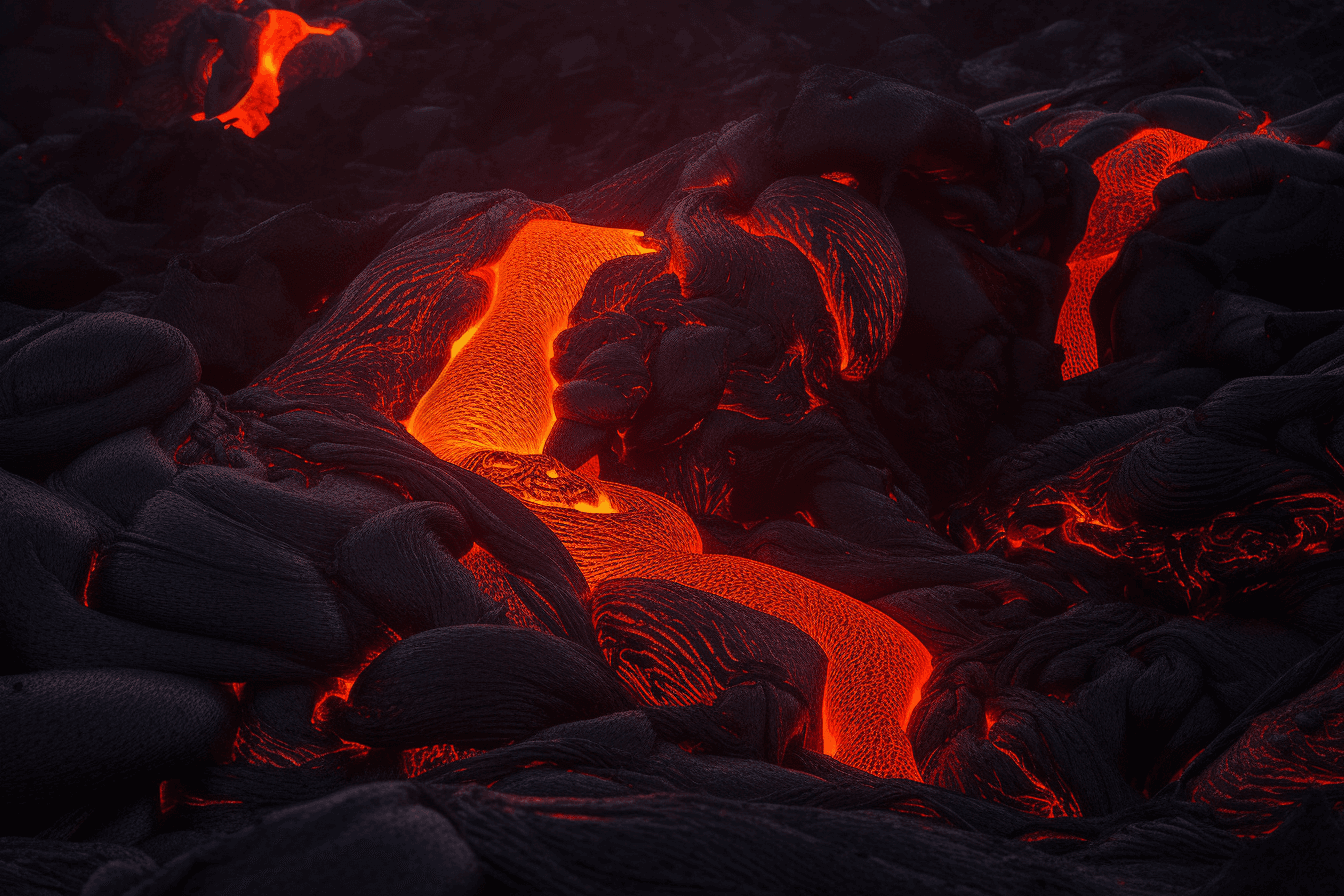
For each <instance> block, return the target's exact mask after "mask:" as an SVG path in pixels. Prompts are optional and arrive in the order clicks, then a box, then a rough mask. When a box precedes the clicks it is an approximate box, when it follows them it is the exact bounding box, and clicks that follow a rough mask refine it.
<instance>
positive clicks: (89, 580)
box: [79, 551, 98, 607]
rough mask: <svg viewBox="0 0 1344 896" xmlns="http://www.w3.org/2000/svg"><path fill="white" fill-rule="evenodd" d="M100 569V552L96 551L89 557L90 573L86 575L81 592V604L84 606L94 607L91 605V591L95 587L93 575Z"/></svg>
mask: <svg viewBox="0 0 1344 896" xmlns="http://www.w3.org/2000/svg"><path fill="white" fill-rule="evenodd" d="M97 569H98V552H97V551H94V552H93V555H92V556H90V557H89V571H88V572H86V573H84V587H83V588H81V589H80V592H79V602H80V603H82V604H83V605H84V606H86V607H88V606H92V605H91V604H90V603H89V589H90V588H91V587H92V585H93V574H94V572H95V571H96V570H97Z"/></svg>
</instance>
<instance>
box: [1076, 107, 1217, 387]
mask: <svg viewBox="0 0 1344 896" xmlns="http://www.w3.org/2000/svg"><path fill="white" fill-rule="evenodd" d="M1207 145H1208V141H1206V140H1200V139H1198V138H1196V137H1187V136H1186V135H1185V134H1182V133H1180V132H1178V131H1173V130H1169V129H1167V128H1149V129H1144V130H1141V131H1139V132H1138V133H1137V134H1135V135H1133V136H1132V137H1130V138H1129V139H1128V140H1126V141H1125V142H1124V143H1122V144H1120V145H1119V146H1117V147H1116V148H1115V149H1112V150H1111V151H1110V152H1108V153H1105V154H1104V155H1102V156H1101V158H1099V159H1097V160H1096V162H1094V163H1093V164H1092V170H1093V171H1094V172H1095V173H1096V175H1097V180H1098V181H1100V183H1101V187H1100V189H1099V190H1098V191H1097V198H1096V200H1095V201H1094V202H1093V203H1092V211H1091V212H1090V214H1089V215H1088V218H1087V230H1086V232H1085V233H1084V234H1083V239H1082V242H1080V243H1079V244H1078V246H1077V247H1076V248H1075V249H1074V250H1073V253H1072V254H1071V255H1070V256H1069V261H1068V266H1069V293H1068V295H1067V296H1066V297H1065V299H1064V306H1063V307H1062V308H1061V309H1060V312H1059V323H1058V325H1057V327H1056V329H1055V341H1056V342H1058V343H1059V344H1060V345H1062V346H1063V347H1064V368H1063V374H1064V378H1065V379H1068V378H1070V377H1075V376H1078V375H1079V374H1083V373H1088V372H1089V371H1092V370H1096V369H1097V336H1096V331H1095V330H1094V329H1093V326H1092V316H1091V311H1092V293H1093V292H1094V291H1095V290H1096V288H1097V284H1098V283H1099V282H1100V281H1101V278H1102V277H1103V276H1105V274H1106V272H1107V271H1109V270H1110V269H1111V265H1112V264H1114V263H1115V259H1116V257H1117V256H1118V255H1119V254H1120V249H1121V247H1122V246H1124V244H1125V240H1127V239H1129V237H1130V236H1131V235H1133V234H1134V233H1136V232H1138V231H1139V230H1140V229H1142V228H1143V226H1144V225H1145V224H1147V223H1148V219H1149V218H1151V217H1152V215H1153V211H1154V209H1155V207H1156V206H1155V205H1154V203H1153V188H1155V187H1156V186H1157V185H1158V183H1160V182H1161V181H1162V180H1163V179H1164V178H1166V177H1167V176H1169V175H1170V174H1171V173H1172V171H1173V169H1174V167H1175V166H1176V165H1177V164H1179V163H1180V162H1181V161H1182V160H1183V159H1185V157H1186V156H1188V155H1190V154H1191V153H1195V152H1199V151H1200V150H1201V149H1203V148H1204V147H1205V146H1207Z"/></svg>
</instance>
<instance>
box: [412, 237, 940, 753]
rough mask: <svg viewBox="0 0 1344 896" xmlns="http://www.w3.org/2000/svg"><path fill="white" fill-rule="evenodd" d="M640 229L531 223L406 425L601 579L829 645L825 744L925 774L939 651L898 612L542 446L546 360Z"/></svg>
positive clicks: (549, 384) (495, 271)
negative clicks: (784, 565)
mask: <svg viewBox="0 0 1344 896" xmlns="http://www.w3.org/2000/svg"><path fill="white" fill-rule="evenodd" d="M639 237H640V234H638V233H635V232H632V231H622V230H612V229H603V228H595V227H588V226H584V225H579V224H571V223H566V222H559V221H533V222H531V223H529V224H528V225H527V226H526V227H524V228H523V230H522V231H521V232H520V233H519V234H518V235H517V236H516V237H515V238H514V240H513V242H512V243H511V244H510V245H509V248H508V249H507V250H506V251H505V253H504V256H503V257H502V258H501V259H500V260H499V261H498V262H497V263H496V264H495V265H493V266H492V269H491V273H490V276H491V280H492V283H493V298H492V303H491V306H490V309H489V311H488V312H487V313H486V315H485V317H484V318H483V319H482V320H481V321H480V323H479V326H478V328H477V329H476V330H475V332H474V334H473V335H472V336H471V337H470V339H469V340H467V341H466V342H465V343H462V342H461V340H459V343H460V344H459V345H457V346H455V350H454V354H453V356H452V358H451V359H450V361H449V363H448V365H447V367H445V369H444V370H443V372H442V373H441V374H440V376H439V378H438V380H437V381H436V382H435V383H434V385H433V387H431V388H430V390H429V391H428V392H427V393H426V394H425V396H424V397H423V398H422V399H421V401H420V403H419V405H418V406H417V407H416V409H415V412H414V414H413V415H412V417H411V419H410V421H409V424H408V429H410V431H411V433H412V434H413V435H415V436H416V437H417V438H418V439H420V440H421V441H422V442H423V443H424V444H426V445H427V446H428V447H430V448H431V450H433V451H434V452H435V453H436V454H438V455H439V456H440V457H443V458H445V459H448V460H451V461H454V462H456V463H461V464H463V465H466V466H469V467H471V468H473V469H475V470H476V471H477V472H480V473H482V474H483V475H485V476H486V477H487V478H490V479H491V480H493V481H494V482H495V483H496V484H498V485H500V486H502V487H503V488H505V489H506V490H508V491H509V492H511V493H512V494H514V495H515V496H516V497H518V498H520V499H522V500H523V501H525V502H527V503H528V504H529V506H530V508H531V509H532V510H533V511H534V512H535V513H536V514H537V516H538V517H540V518H541V519H542V520H543V521H544V522H545V523H546V524H547V525H548V526H549V527H550V528H551V530H552V531H553V532H555V533H556V535H557V536H558V537H559V538H560V540H561V542H562V543H563V544H564V545H565V547H566V548H568V549H569V551H570V553H571V554H572V555H573V556H574V559H575V561H576V562H577V563H578V564H579V567H580V569H581V570H582V571H583V573H584V575H585V576H586V577H587V578H588V581H589V583H590V584H594V585H595V584H597V583H599V582H601V581H604V580H606V579H611V578H617V577H626V576H634V577H643V578H656V579H665V580H669V581H672V582H677V583H679V584H682V585H686V586H689V587H692V588H698V589H701V590H704V591H709V592H712V593H714V594H718V595H720V596H722V597H725V598H728V599H730V600H733V601H736V602H738V603H741V604H743V605H744V606H748V607H751V608H753V609H756V610H760V611H763V612H766V613H769V614H771V615H773V616H776V617H778V618H780V619H783V620H785V621H787V622H789V623H791V624H793V625H795V626H797V627H798V628H800V629H801V630H802V631H804V632H806V633H807V634H808V635H810V636H811V637H812V638H813V639H814V640H815V641H817V643H818V644H819V645H820V646H821V648H822V649H823V650H824V651H825V652H826V655H827V658H828V664H829V666H828V668H829V671H828V675H827V682H826V688H825V698H824V706H823V715H824V718H825V720H826V729H827V730H826V737H825V742H826V751H827V752H828V753H832V754H833V755H835V756H836V757H837V758H839V759H841V760H842V761H844V762H847V763H849V764H851V765H854V766H856V767H858V768H862V769H864V770H866V771H869V772H872V773H874V774H878V775H885V776H900V777H906V778H914V779H918V778H919V772H918V769H917V767H916V766H915V762H914V757H913V753H912V751H911V747H910V742H909V740H908V738H907V737H906V734H905V730H904V726H905V724H906V722H907V720H908V719H909V716H910V712H911V709H912V708H913V706H914V704H915V703H916V702H917V701H918V699H919V688H920V686H921V685H922V683H923V682H924V680H925V679H926V678H927V677H928V674H929V671H930V658H929V654H928V651H927V650H925V648H924V647H923V645H922V644H920V643H919V642H918V641H917V640H916V639H915V638H914V636H913V635H911V634H910V633H909V632H908V631H906V630H905V629H904V628H902V627H901V626H900V625H898V624H897V623H896V622H895V621H893V620H892V619H891V618H890V617H889V616H887V615H885V614H883V613H880V612H878V611H877V610H875V609H873V608H871V607H869V606H868V605H867V604H864V603H862V602H860V601H857V600H855V599H853V598H851V597H849V596H848V595H845V594H842V593H840V592H838V591H834V590H832V589H830V588H827V587H825V586H823V585H820V584H817V583H816V582H812V581H810V580H808V579H804V578H802V577H801V576H797V575H794V574H792V573H788V572H785V571H783V570H780V569H776V568H774V567H772V566H767V565H765V564H762V563H757V562H755V561H751V560H747V559H744V558H740V557H732V556H727V555H722V554H704V553H703V549H702V546H701V542H700V536H699V532H698V531H697V529H696V527H695V524H694V523H693V522H692V521H691V518H690V517H689V516H688V515H687V514H686V512H685V511H683V510H682V509H681V508H680V507H677V506H676V505H674V504H672V503H671V502H669V501H667V500H665V499H663V498H661V497H659V496H657V495H654V494H652V493H650V492H646V491H643V490H640V489H637V488H633V487H631V486H626V485H620V484H616V483H607V482H596V481H594V480H592V479H590V478H588V477H586V476H583V475H581V474H578V473H575V472H572V471H570V470H569V469H567V468H566V467H564V466H563V465H561V464H559V463H558V462H557V461H554V460H552V459H551V458H548V457H545V456H538V452H539V451H540V449H541V447H542V446H543V445H544V444H545V438H546V435H547V433H548V431H549V429H550V427H551V425H552V423H553V422H554V419H555V417H554V413H553V411H552V410H551V405H550V397H551V392H552V390H553V389H554V385H555V384H554V381H553V380H552V379H551V376H550V372H549V370H548V367H547V364H546V360H547V356H548V355H549V354H550V344H551V341H552V340H553V339H554V337H555V335H556V333H557V332H558V331H559V330H560V329H561V327H562V326H563V325H564V321H565V319H566V317H567V315H568V313H569V311H570V309H571V308H572V307H573V305H574V303H576V302H577V301H578V299H579V298H580V296H581V295H582V293H583V288H584V285H585V284H586V282H587V280H588V278H589V276H590V275H591V274H592V272H593V271H595V270H596V269H597V267H598V266H599V265H601V264H602V263H603V262H605V261H607V260H609V259H612V258H616V257H620V256H622V255H632V254H636V253H640V252H645V251H648V250H647V249H646V248H645V247H644V245H643V244H642V243H641V242H640V241H639Z"/></svg>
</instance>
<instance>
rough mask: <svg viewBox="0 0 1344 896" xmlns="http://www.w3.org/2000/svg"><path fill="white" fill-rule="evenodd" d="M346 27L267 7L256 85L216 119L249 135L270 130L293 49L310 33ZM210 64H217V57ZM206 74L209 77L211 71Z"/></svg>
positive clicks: (259, 42)
mask: <svg viewBox="0 0 1344 896" xmlns="http://www.w3.org/2000/svg"><path fill="white" fill-rule="evenodd" d="M344 27H345V26H344V25H342V24H340V23H339V22H338V23H335V24H333V25H332V26H331V27H330V28H319V27H315V26H313V25H309V24H308V23H307V22H305V21H304V20H303V17H302V16H299V15H297V14H296V13H292V12H289V11H287V10H283V9H268V10H266V24H265V25H263V26H262V29H261V34H260V35H259V36H258V37H257V67H256V68H255V69H254V70H253V72H252V86H251V87H249V88H248V89H247V93H245V94H243V98H242V99H240V100H239V101H238V102H237V103H236V104H234V107H233V108H232V109H230V110H229V111H227V112H224V113H222V114H220V115H216V116H215V118H216V119H218V120H219V121H222V122H224V124H225V125H227V126H229V127H232V128H238V130H240V131H242V132H243V133H244V134H247V136H249V137H255V136H257V135H258V134H260V133H261V132H262V131H264V130H266V127H267V125H269V124H270V123H271V119H270V114H271V113H272V112H274V111H275V107H276V106H278V105H280V66H282V65H283V64H284V62H285V57H286V56H288V55H289V51H290V50H292V49H294V48H295V47H297V46H298V45H299V44H300V43H302V42H303V40H304V38H306V37H307V36H308V35H310V34H335V33H336V32H337V31H339V30H340V29H342V28H344ZM209 64H210V66H211V67H213V65H214V59H211V60H210V63H209ZM206 77H207V79H208V78H209V74H208V73H207V75H206ZM192 118H193V119H195V120H196V121H204V120H205V113H204V112H197V113H196V114H195V115H193V116H192Z"/></svg>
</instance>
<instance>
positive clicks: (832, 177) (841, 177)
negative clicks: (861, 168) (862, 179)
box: [822, 171, 859, 189]
mask: <svg viewBox="0 0 1344 896" xmlns="http://www.w3.org/2000/svg"><path fill="white" fill-rule="evenodd" d="M822 177H824V178H826V179H827V180H829V181H834V182H835V183H837V184H841V185H842V186H846V187H851V188H853V189H858V186H859V179H858V178H857V177H855V176H854V175H852V174H850V173H849V172H848V171H827V172H826V173H825V174H823V175H822Z"/></svg>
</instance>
